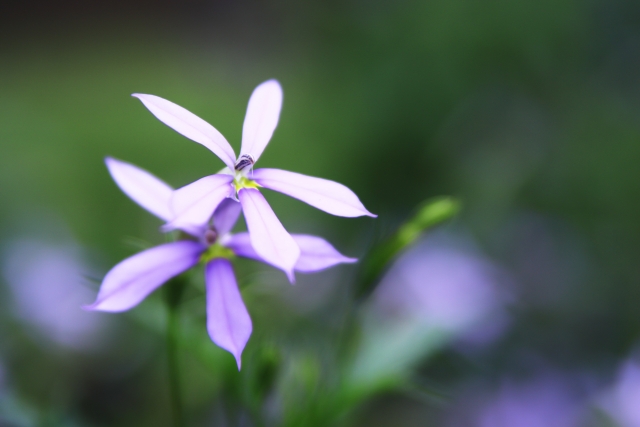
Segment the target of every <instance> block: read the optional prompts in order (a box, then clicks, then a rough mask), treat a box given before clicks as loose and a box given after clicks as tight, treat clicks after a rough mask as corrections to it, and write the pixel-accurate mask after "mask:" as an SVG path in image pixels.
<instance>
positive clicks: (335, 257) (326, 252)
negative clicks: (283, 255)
mask: <svg viewBox="0 0 640 427" xmlns="http://www.w3.org/2000/svg"><path fill="white" fill-rule="evenodd" d="M291 237H293V240H295V241H296V243H297V244H298V246H299V247H300V259H298V262H297V263H296V271H300V272H302V273H313V272H315V271H320V270H324V269H326V268H329V267H333V266H334V265H337V264H343V263H346V264H350V263H353V262H356V261H358V260H357V259H356V258H349V257H346V256H344V255H342V254H341V253H340V252H338V251H337V250H336V248H334V247H333V246H332V245H331V243H329V242H327V241H326V240H324V239H323V238H322V237H318V236H310V235H308V234H292V235H291Z"/></svg>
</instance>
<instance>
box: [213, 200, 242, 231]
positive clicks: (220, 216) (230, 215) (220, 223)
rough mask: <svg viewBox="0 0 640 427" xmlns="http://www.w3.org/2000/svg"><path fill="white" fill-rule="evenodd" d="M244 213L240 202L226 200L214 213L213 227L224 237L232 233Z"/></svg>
mask: <svg viewBox="0 0 640 427" xmlns="http://www.w3.org/2000/svg"><path fill="white" fill-rule="evenodd" d="M240 212H242V206H241V205H240V202H238V201H237V200H234V199H232V198H230V197H229V198H226V199H224V200H223V201H222V203H220V206H218V208H217V209H216V211H215V212H214V213H213V226H214V227H215V228H216V231H217V232H218V235H219V236H224V235H225V234H227V233H228V232H230V231H231V229H232V228H233V226H234V225H235V224H236V221H238V217H239V216H240Z"/></svg>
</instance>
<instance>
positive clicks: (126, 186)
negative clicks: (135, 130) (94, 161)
mask: <svg viewBox="0 0 640 427" xmlns="http://www.w3.org/2000/svg"><path fill="white" fill-rule="evenodd" d="M104 162H105V163H106V164H107V168H108V169H109V173H110V174H111V177H112V178H113V180H114V181H115V182H116V184H118V187H120V189H121V190H122V191H123V192H124V193H125V194H126V195H127V196H129V197H130V198H131V199H132V200H133V201H134V202H136V203H137V204H139V205H140V206H142V207H143V208H145V209H146V210H148V211H149V212H151V213H152V214H154V215H155V216H157V217H159V218H160V219H163V220H165V221H170V220H171V218H172V216H173V215H172V213H171V210H170V209H169V199H170V198H171V194H172V193H173V189H172V188H171V187H170V186H169V185H167V184H166V183H164V182H163V181H161V180H160V179H158V178H156V177H155V176H153V175H151V174H150V173H149V172H147V171H145V170H144V169H140V168H139V167H137V166H134V165H132V164H131V163H126V162H123V161H121V160H116V159H114V158H112V157H107V158H105V159H104Z"/></svg>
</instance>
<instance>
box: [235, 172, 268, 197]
mask: <svg viewBox="0 0 640 427" xmlns="http://www.w3.org/2000/svg"><path fill="white" fill-rule="evenodd" d="M233 185H234V187H235V189H236V194H238V192H239V191H240V190H242V189H243V188H255V189H256V190H257V189H258V188H260V187H262V186H261V185H260V184H258V183H257V182H255V181H254V180H252V179H249V178H247V177H246V176H244V175H242V174H241V173H236V175H235V176H234V177H233Z"/></svg>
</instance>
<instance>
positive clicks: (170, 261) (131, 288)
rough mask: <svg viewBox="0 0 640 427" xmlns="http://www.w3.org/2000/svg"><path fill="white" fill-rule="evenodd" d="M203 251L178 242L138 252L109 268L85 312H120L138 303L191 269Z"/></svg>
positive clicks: (199, 246) (195, 246)
mask: <svg viewBox="0 0 640 427" xmlns="http://www.w3.org/2000/svg"><path fill="white" fill-rule="evenodd" d="M203 250H204V247H203V246H202V245H200V244H199V243H196V242H192V241H187V240H183V241H179V242H173V243H166V244H164V245H160V246H156V247H154V248H151V249H147V250H146V251H143V252H140V253H138V254H136V255H134V256H132V257H129V258H127V259H125V260H124V261H122V262H120V263H119V264H117V265H116V266H115V267H113V268H112V269H111V270H110V271H109V272H108V273H107V275H106V276H105V277H104V280H103V281H102V285H101V286H100V291H99V292H98V297H97V298H96V302H94V303H93V304H91V305H89V306H86V307H84V308H85V309H87V310H100V311H124V310H128V309H130V308H132V307H134V306H136V305H138V304H139V303H140V301H142V300H143V299H145V298H146V297H147V295H149V294H150V293H151V292H153V291H154V290H156V288H158V287H159V286H160V285H162V284H163V283H164V282H166V281H167V280H169V279H170V278H172V277H173V276H176V275H178V274H180V273H182V272H183V271H185V270H187V269H189V268H190V267H192V266H194V265H195V264H196V263H197V262H198V260H199V258H200V255H201V253H202V251H203Z"/></svg>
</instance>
